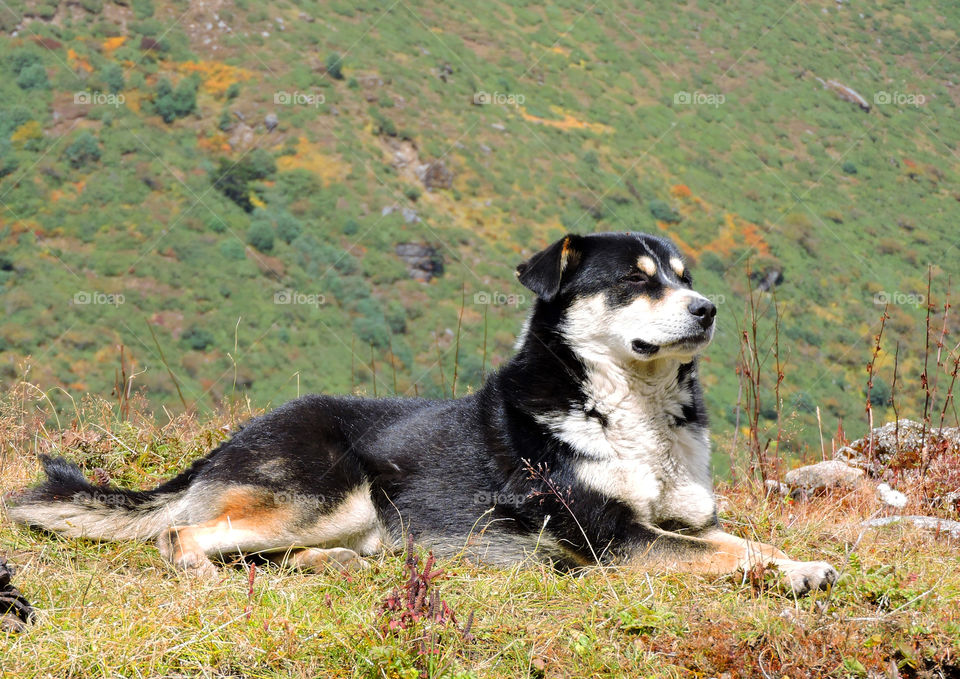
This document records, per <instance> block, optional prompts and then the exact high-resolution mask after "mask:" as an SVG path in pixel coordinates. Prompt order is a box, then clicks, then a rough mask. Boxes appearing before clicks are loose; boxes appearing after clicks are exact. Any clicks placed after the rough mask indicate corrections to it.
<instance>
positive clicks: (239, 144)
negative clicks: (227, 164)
mask: <svg viewBox="0 0 960 679" xmlns="http://www.w3.org/2000/svg"><path fill="white" fill-rule="evenodd" d="M253 140H254V135H253V128H252V127H250V126H249V125H247V124H246V123H238V124H237V125H235V126H234V128H233V134H231V135H230V139H228V140H227V143H228V144H230V148H232V149H233V150H238V149H246V148H249V147H250V146H251V145H253Z"/></svg>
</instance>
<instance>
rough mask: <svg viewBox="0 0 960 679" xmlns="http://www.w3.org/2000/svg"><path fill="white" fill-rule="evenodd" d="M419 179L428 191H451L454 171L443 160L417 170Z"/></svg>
mask: <svg viewBox="0 0 960 679" xmlns="http://www.w3.org/2000/svg"><path fill="white" fill-rule="evenodd" d="M416 172H417V177H418V178H419V179H420V181H422V182H423V185H424V186H425V187H426V188H427V190H428V191H432V190H433V189H449V188H450V187H451V186H453V171H452V170H451V169H450V168H448V167H447V166H446V164H445V163H444V162H443V161H442V160H434V161H433V162H430V163H427V164H425V165H421V166H420V167H418V168H417V170H416Z"/></svg>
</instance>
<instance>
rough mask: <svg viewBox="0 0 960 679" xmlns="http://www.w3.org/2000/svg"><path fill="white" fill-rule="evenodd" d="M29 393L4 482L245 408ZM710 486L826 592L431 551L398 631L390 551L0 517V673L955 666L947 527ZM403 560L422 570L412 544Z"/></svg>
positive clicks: (908, 672) (903, 671) (7, 446)
mask: <svg viewBox="0 0 960 679" xmlns="http://www.w3.org/2000/svg"><path fill="white" fill-rule="evenodd" d="M42 405H43V400H42V399H39V400H38V394H37V393H36V392H34V391H31V390H30V389H29V388H26V387H24V388H22V389H21V390H20V391H19V392H16V393H15V394H13V395H11V396H9V397H8V398H7V399H6V400H5V401H4V404H3V413H2V422H0V424H2V426H0V436H2V458H0V491H2V492H4V493H6V492H9V491H11V490H14V489H17V488H19V487H22V486H24V485H27V484H29V483H31V482H32V481H33V480H35V478H36V475H37V469H38V467H37V464H36V457H35V456H36V454H37V453H38V452H63V453H64V454H66V455H68V456H69V457H71V458H73V459H76V460H78V461H80V462H82V463H83V464H84V466H85V467H86V469H87V470H88V471H90V472H91V473H93V470H95V469H99V471H97V472H96V474H97V475H98V476H101V477H102V476H104V475H106V476H108V477H109V478H111V479H112V480H114V481H116V482H120V483H127V484H135V485H138V486H144V487H145V486H149V485H151V484H152V483H154V482H155V481H157V480H158V479H160V478H162V477H164V476H168V475H170V474H172V473H173V471H174V470H175V469H178V468H180V467H182V466H183V464H185V463H186V462H187V461H188V460H189V459H191V458H193V457H196V456H197V455H200V454H202V452H203V451H204V450H206V449H207V448H208V447H209V446H210V445H211V443H213V442H214V441H216V440H218V439H220V438H222V437H223V436H225V429H226V428H229V427H230V426H233V425H234V424H236V423H237V422H238V421H239V420H241V419H242V418H243V417H245V416H246V415H247V414H248V413H247V412H246V411H245V410H244V409H242V408H240V409H236V410H234V411H231V412H223V413H221V414H220V415H219V416H218V417H216V418H214V419H211V420H208V421H204V422H198V421H197V420H195V419H192V418H190V417H181V418H178V419H175V420H173V421H171V422H169V423H168V424H166V425H165V426H159V425H154V424H151V423H150V421H149V420H146V419H143V420H141V419H139V417H138V416H137V414H136V408H134V409H133V410H132V414H131V415H130V417H129V420H128V421H127V422H119V421H118V420H117V419H116V414H115V412H114V410H113V409H112V408H111V407H110V406H109V405H108V404H106V403H103V402H99V401H88V402H85V403H83V404H78V406H77V411H76V415H75V419H74V420H73V421H71V422H61V428H60V429H59V430H56V431H54V430H47V429H46V428H45V427H44V426H43V424H42V422H43V413H42V410H41V409H39V406H42ZM718 490H719V494H720V496H721V509H722V514H721V519H722V521H723V523H724V525H725V527H726V528H727V529H728V530H730V531H732V532H735V533H738V534H741V535H745V536H749V537H751V538H755V539H759V540H762V541H764V542H770V543H773V544H776V545H779V546H781V547H783V548H784V549H785V550H786V551H788V552H789V553H790V554H791V555H793V556H794V557H796V558H802V559H823V560H827V561H830V562H832V563H833V564H834V565H836V566H837V567H838V568H840V569H842V577H841V579H840V582H839V584H838V585H837V586H836V587H835V588H834V589H833V590H832V591H831V592H822V593H819V594H817V595H814V596H811V597H808V598H802V599H799V600H795V599H794V598H793V597H792V596H790V595H788V594H786V593H785V592H783V591H782V590H780V589H779V588H778V587H777V586H776V584H775V574H772V573H771V574H767V575H764V574H753V576H754V577H750V578H744V577H742V575H741V576H731V577H725V578H720V579H711V578H705V577H701V576H694V575H686V574H671V573H643V572H631V571H626V570H603V569H591V570H587V571H584V572H583V573H581V574H576V575H563V574H558V573H555V572H553V571H551V570H550V569H549V568H546V567H544V566H541V565H537V564H535V563H533V562H530V563H526V564H522V565H519V566H518V567H516V568H512V569H506V570H505V569H494V568H486V567H484V568H478V567H476V566H472V565H470V564H468V563H464V562H461V561H458V560H447V561H443V562H440V563H438V564H437V567H439V568H442V569H443V573H442V574H441V575H439V576H438V577H436V578H432V579H430V585H429V586H430V589H431V591H432V590H437V591H438V592H439V595H440V597H441V598H442V600H443V601H444V602H445V603H446V604H447V605H448V606H449V607H450V609H452V611H453V614H454V616H455V621H454V620H449V621H447V622H437V621H436V620H435V619H432V620H424V619H420V620H418V621H415V622H414V623H412V624H411V625H410V626H408V627H407V628H406V629H400V628H399V627H396V623H398V622H400V620H401V618H400V614H399V613H396V612H393V613H387V614H384V613H382V612H381V611H382V610H383V606H384V602H385V601H387V599H388V597H389V596H390V595H391V593H392V592H393V591H394V589H395V588H397V587H401V588H402V586H403V584H404V582H405V581H406V580H407V577H408V572H407V571H406V570H405V567H404V557H403V554H402V553H397V554H392V555H385V556H382V557H381V558H379V559H377V560H375V561H373V562H372V568H370V569H368V570H366V571H364V572H362V573H359V574H354V575H350V576H346V575H342V574H339V573H328V574H321V575H305V574H300V573H296V572H290V571H281V570H278V569H269V568H255V569H254V571H253V579H252V582H251V577H250V570H249V569H248V568H246V567H244V566H243V565H242V564H241V565H238V566H235V567H232V568H229V567H228V568H224V569H223V570H222V572H221V574H220V576H219V577H218V578H217V579H215V580H214V581H198V580H196V579H193V578H191V577H189V576H185V575H183V574H180V573H177V572H175V571H173V570H171V569H170V568H169V567H168V566H167V565H166V563H165V562H164V561H163V560H162V559H161V557H160V556H159V554H158V552H157V550H156V549H155V548H154V547H153V545H150V544H140V543H118V544H114V543H90V542H85V541H75V540H64V539H60V538H57V537H51V536H45V535H41V534H39V533H35V532H32V531H29V530H24V529H21V528H19V527H15V526H12V525H10V524H9V523H8V522H7V521H5V520H4V521H3V522H2V523H0V555H4V556H6V557H7V558H8V559H9V560H10V561H11V562H12V563H14V564H16V565H17V566H19V571H18V573H17V574H16V576H15V584H16V585H17V586H18V587H19V588H20V589H21V590H22V591H23V592H24V594H26V595H27V596H28V597H29V598H30V599H31V601H32V602H33V603H34V604H35V605H36V607H37V609H38V613H37V620H36V624H35V625H33V626H32V627H31V629H30V630H29V631H28V632H27V633H25V634H23V635H20V636H12V635H10V636H0V658H2V662H0V672H2V674H3V675H4V676H17V677H39V676H57V677H67V676H91V675H98V676H100V675H103V676H217V677H220V676H243V677H274V676H311V677H312V676H371V677H372V676H377V677H416V676H478V677H479V676H504V677H527V676H536V677H543V676H549V677H566V676H570V677H583V676H643V677H691V676H692V677H701V676H702V677H713V676H726V677H750V676H758V677H760V676H763V677H791V678H796V677H822V676H831V677H847V676H898V674H897V672H899V676H910V677H913V676H916V677H922V676H931V677H937V676H944V677H956V676H960V674H958V673H960V658H958V657H957V654H958V652H960V651H958V649H960V609H958V607H957V605H956V603H957V601H958V600H960V568H958V566H960V557H958V554H960V552H958V549H957V543H956V541H951V540H950V539H948V538H946V537H943V536H935V535H932V534H923V533H919V532H917V531H915V530H914V529H911V528H903V527H897V526H894V527H889V528H886V529H882V530H867V531H863V530H862V529H861V528H860V527H859V524H860V522H861V521H862V520H864V519H866V518H868V517H870V516H875V515H877V514H878V512H879V511H880V510H879V509H878V507H877V505H876V503H875V501H874V499H873V497H874V493H873V489H872V488H871V487H868V486H864V487H862V488H860V489H858V490H856V491H853V492H846V493H835V494H832V495H828V496H824V497H819V498H814V499H812V500H809V501H805V502H802V503H799V502H791V501H789V500H784V499H780V498H776V499H768V498H764V497H763V496H762V494H759V493H756V492H755V491H754V489H753V488H752V487H751V485H750V484H746V483H739V484H737V485H736V486H733V487H731V486H723V487H720V488H719V489H718ZM917 509H918V508H917V507H910V506H908V507H907V508H906V510H905V511H906V512H908V513H910V512H915V511H916V510H917ZM419 556H420V558H421V563H422V562H423V560H424V559H425V556H426V555H425V554H422V553H421V554H420V555H419ZM401 593H402V592H401ZM435 608H436V610H442V605H437V606H436V607H435ZM471 617H472V620H471V622H470V625H469V629H468V630H467V629H465V628H467V626H468V625H467V624H468V620H470V618H471ZM391 620H393V621H394V626H393V627H392V626H391V624H390V621H391ZM894 667H896V668H898V669H896V670H895V669H893V668H894Z"/></svg>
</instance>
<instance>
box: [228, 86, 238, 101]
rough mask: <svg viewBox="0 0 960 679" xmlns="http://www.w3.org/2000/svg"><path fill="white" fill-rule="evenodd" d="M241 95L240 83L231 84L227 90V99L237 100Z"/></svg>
mask: <svg viewBox="0 0 960 679" xmlns="http://www.w3.org/2000/svg"><path fill="white" fill-rule="evenodd" d="M239 94H240V83H230V87H228V88H227V99H236V98H237V96H239Z"/></svg>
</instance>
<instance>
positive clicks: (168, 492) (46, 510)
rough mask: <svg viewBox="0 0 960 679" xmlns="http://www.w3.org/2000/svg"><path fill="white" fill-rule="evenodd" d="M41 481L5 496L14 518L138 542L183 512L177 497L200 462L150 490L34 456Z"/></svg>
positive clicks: (60, 530)
mask: <svg viewBox="0 0 960 679" xmlns="http://www.w3.org/2000/svg"><path fill="white" fill-rule="evenodd" d="M40 462H41V463H42V464H43V469H44V471H45V472H46V474H47V479H46V481H44V482H42V483H41V484H40V485H38V486H34V487H33V488H30V489H28V490H26V491H24V492H23V493H22V494H20V495H18V496H14V497H12V498H9V499H8V506H7V513H8V514H9V515H10V517H11V518H12V519H13V520H14V521H16V522H18V523H22V524H25V525H28V526H32V527H34V528H42V529H44V530H48V531H52V532H54V533H60V534H61V535H66V536H68V537H82V538H93V539H100V540H141V539H147V538H151V537H155V536H157V535H159V534H160V533H161V532H162V531H163V530H164V529H166V528H168V527H170V526H172V525H175V524H177V523H180V522H181V521H182V520H183V519H184V518H185V517H186V515H187V511H186V510H187V509H188V507H187V506H186V503H185V502H183V497H184V495H185V494H186V491H187V489H188V487H189V485H190V481H191V479H192V478H193V476H194V475H195V474H196V472H197V471H198V469H199V467H201V466H202V465H203V464H204V463H205V462H206V460H205V459H204V460H200V461H199V462H198V463H196V464H195V465H194V466H193V467H191V468H190V469H188V470H187V471H185V472H184V473H183V474H181V475H180V476H177V477H175V478H174V479H171V480H170V481H168V482H166V483H164V484H163V485H161V486H159V487H157V488H155V489H153V490H146V491H140V490H128V489H125V488H117V487H115V486H106V485H105V486H97V485H94V484H92V483H90V482H89V481H87V480H86V479H85V478H84V476H83V472H82V471H81V470H80V468H79V467H78V466H77V465H75V464H73V463H72V462H68V461H67V460H65V459H63V458H62V457H57V458H51V457H48V456H46V455H41V456H40Z"/></svg>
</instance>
